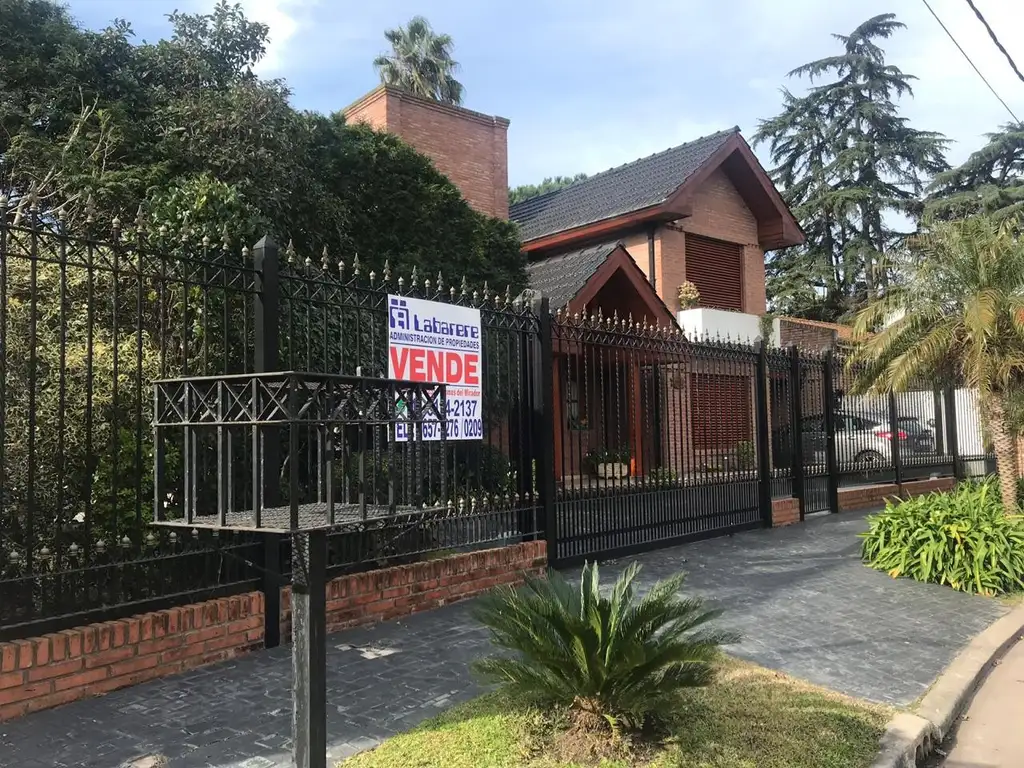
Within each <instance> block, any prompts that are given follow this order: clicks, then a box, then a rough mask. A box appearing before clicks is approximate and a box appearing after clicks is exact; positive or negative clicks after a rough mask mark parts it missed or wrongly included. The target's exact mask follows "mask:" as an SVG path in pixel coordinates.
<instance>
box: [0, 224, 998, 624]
mask: <svg viewBox="0 0 1024 768" xmlns="http://www.w3.org/2000/svg"><path fill="white" fill-rule="evenodd" d="M18 215H23V218H21V219H20V220H15V215H14V213H13V212H12V211H10V210H8V209H7V208H6V206H0V478H2V488H0V639H7V638H12V637H19V636H28V635H34V634H39V633H42V632H46V631H51V630H54V629H59V628H62V627H67V626H71V625H74V624H78V623H82V622H85V621H90V620H98V619H101V618H111V617H116V616H124V615H129V614H131V613H137V612H140V611H143V610H151V609H155V608H158V607H161V606H165V605H170V604H180V603H184V602H188V601H195V600H202V599H207V598H209V597H213V596H218V595H223V594H228V593H234V592H240V591H246V590H252V589H261V590H263V591H264V592H265V594H266V596H267V606H268V615H273V614H274V612H275V605H276V600H277V596H278V588H279V587H280V586H281V584H282V583H285V582H286V581H287V578H288V565H287V564H288V563H290V555H289V548H290V542H289V539H288V537H287V536H280V535H275V534H270V533H267V532H260V531H242V530H239V531H231V532H229V531H220V532H217V531H211V530H206V529H205V528H204V527H203V526H202V525H199V524H197V523H193V524H192V525H191V526H189V525H185V526H181V527H179V528H166V527H153V526H152V525H151V523H152V522H153V520H154V512H158V513H160V512H166V514H168V515H175V514H185V511H186V509H191V510H192V511H193V512H195V513H197V514H199V515H200V516H202V515H210V514H219V513H220V510H221V509H223V510H225V514H227V513H228V512H230V511H231V510H246V509H256V508H258V507H259V506H260V505H259V504H257V503H255V502H256V501H257V500H258V499H262V500H263V501H268V500H270V499H271V497H270V496H267V494H268V493H269V494H272V495H273V494H276V499H277V500H278V501H280V502H281V504H282V505H283V504H284V503H285V502H286V501H288V499H289V498H290V497H289V494H291V493H292V490H291V486H290V485H289V484H290V483H291V482H292V479H293V476H292V472H293V470H294V471H295V473H296V475H295V481H296V482H297V483H298V486H297V487H299V488H300V490H301V494H302V495H303V499H304V501H303V503H304V504H305V503H314V502H316V503H323V501H324V497H325V494H326V493H327V490H328V488H330V494H331V499H332V503H334V504H337V505H338V508H339V509H342V507H343V506H344V510H346V511H345V514H346V515H347V517H345V518H344V519H341V518H335V520H334V525H333V526H332V528H331V533H330V536H329V540H330V560H329V568H330V569H331V571H332V572H334V573H338V572H345V571H354V570H362V569H367V568H372V567H376V566H379V565H383V564H389V563H396V562H408V561H410V560H415V559H417V558H420V557H423V556H425V555H432V554H436V553H438V552H448V551H459V550H465V549H469V548H476V547H489V546H500V545H502V544H507V543H513V542H517V541H522V540H524V539H530V538H534V537H538V536H543V537H545V538H546V539H547V541H548V545H549V555H550V558H551V560H552V562H553V563H558V564H562V563H568V562H572V561H574V560H579V559H583V558H587V557H590V558H593V557H597V556H609V555H613V554H618V553H624V552H628V551H633V550H638V549H642V548H650V547H655V546H661V545H664V544H666V543H668V542H675V541H681V540H686V539H692V538H697V537H703V536H711V535H718V534H721V533H725V532H729V531H735V530H740V529H743V528H748V527H754V526H760V525H766V524H770V522H771V500H772V498H773V497H789V496H795V497H797V498H799V499H800V500H801V513H802V514H808V513H814V512H817V511H824V510H835V509H836V508H837V505H836V496H837V494H838V490H839V488H840V487H842V486H846V485H851V484H858V483H873V482H892V481H893V480H899V479H912V478H918V477H928V476H931V475H933V474H947V475H952V474H956V475H958V476H966V475H969V474H982V473H984V472H985V471H986V469H989V468H990V462H991V452H990V450H989V448H988V446H987V445H986V444H985V441H984V438H983V437H982V431H981V428H980V422H979V421H978V419H977V404H976V403H975V402H974V401H973V398H972V393H971V392H969V391H966V390H945V391H940V392H935V391H934V390H933V389H932V388H930V387H927V386H922V387H921V388H920V390H919V391H912V392H909V393H905V394H900V395H897V396H895V397H892V398H887V399H886V398H883V399H882V400H879V399H877V398H876V399H871V398H859V397H855V396H853V395H850V394H848V392H849V387H848V386H847V379H846V378H845V377H846V376H847V375H848V372H847V371H846V368H845V367H844V365H843V360H842V359H841V358H840V357H839V356H837V355H832V354H826V355H809V354H798V353H797V352H796V351H795V350H788V349H787V350H780V349H771V348H766V347H755V346H749V345H744V344H734V343H722V342H713V341H708V342H701V343H694V342H691V341H688V340H687V339H685V338H684V337H683V336H682V334H681V332H680V331H679V330H678V328H676V327H675V326H672V328H671V329H669V328H665V327H652V326H650V325H649V324H647V322H646V321H641V322H639V323H638V322H635V321H632V320H630V319H628V318H620V317H615V316H614V315H613V316H612V317H610V318H609V317H601V316H600V315H593V316H591V315H588V314H584V315H582V316H576V315H572V316H569V315H567V314H564V313H555V314H552V313H551V312H550V311H549V308H548V306H547V303H546V301H545V300H543V299H536V300H532V301H527V300H525V299H520V297H518V296H517V295H516V292H515V291H512V290H510V289H503V290H501V291H499V292H495V291H492V290H490V289H489V288H488V287H487V286H481V287H477V288H474V287H472V286H468V285H467V284H466V283H465V281H459V282H456V283H454V284H453V283H447V282H445V280H444V278H443V276H442V275H437V276H431V277H430V278H427V277H425V276H422V275H417V274H415V273H414V274H412V275H409V276H407V277H406V276H395V275H392V274H391V273H390V270H389V269H388V267H387V265H384V266H383V267H382V268H381V270H380V272H379V273H377V272H375V271H373V270H369V269H367V268H366V267H365V266H363V265H360V264H359V263H358V260H356V259H353V260H352V261H351V262H348V263H346V262H341V261H338V260H336V259H333V258H331V257H330V256H321V257H320V258H318V259H315V260H314V259H308V258H305V257H304V256H303V257H300V256H299V255H298V254H294V253H292V252H291V250H290V249H283V251H279V249H278V248H277V246H275V245H274V244H273V243H271V242H269V241H267V240H264V241H261V242H260V243H258V244H257V245H256V246H254V247H253V248H252V250H251V251H250V250H249V249H248V248H246V247H244V246H243V244H239V243H232V242H229V241H226V242H217V243H214V242H211V241H209V240H208V239H205V238H204V239H202V240H200V241H190V240H187V239H185V240H182V239H180V238H179V239H174V240H171V239H169V238H168V237H167V236H166V235H165V234H163V233H162V232H160V231H155V232H154V231H149V230H147V228H146V226H145V222H142V221H138V222H133V223H132V224H131V226H128V225H124V226H122V225H120V224H118V225H117V226H116V227H115V229H114V231H113V232H109V231H108V232H105V233H100V232H91V231H88V229H87V230H86V231H84V232H79V233H75V234H70V233H68V232H66V231H65V230H64V227H63V226H62V224H61V223H60V222H59V221H54V220H50V219H48V218H45V217H43V216H41V215H40V214H39V213H38V212H35V211H22V212H21V213H20V214H18ZM88 226H91V225H87V227H88ZM389 295H397V296H403V297H416V298H424V299H430V300H434V301H440V302H445V303H448V304H455V305H461V306H466V307H472V308H475V309H478V310H479V312H480V326H481V334H482V340H481V341H482V345H481V360H480V366H481V371H480V380H481V388H482V401H483V403H484V410H483V418H482V421H481V426H480V431H481V437H480V439H475V440H460V441H448V442H447V443H441V442H438V443H430V444H424V445H422V446H419V447H418V448H415V449H413V448H410V447H399V446H396V445H394V444H393V443H391V442H389V441H388V440H386V439H384V434H383V432H382V431H381V430H380V429H379V428H374V427H372V426H370V427H366V426H365V425H364V428H357V427H352V428H349V427H346V428H345V431H344V434H337V435H335V434H332V435H330V438H329V439H328V436H327V435H326V434H324V433H323V429H324V427H323V426H322V425H321V426H317V427H315V428H314V427H313V426H310V427H309V429H306V430H305V431H301V432H300V434H299V435H298V436H297V439H296V440H294V441H291V440H290V439H288V438H285V437H283V436H282V435H280V434H279V435H278V436H277V437H276V438H271V439H263V437H261V439H260V440H253V434H252V430H253V428H254V425H253V424H252V423H251V421H252V420H251V419H250V421H249V422H246V423H245V424H238V423H236V424H234V425H233V426H228V425H227V424H226V423H220V424H213V425H210V424H207V426H208V427H210V430H208V433H207V434H199V432H202V430H201V429H200V430H199V432H197V433H196V434H195V435H193V439H194V442H193V443H188V442H186V441H184V440H183V439H179V438H175V439H173V440H170V441H169V442H165V443H160V442H159V441H156V442H155V441H154V437H153V434H154V433H153V426H152V425H153V424H154V423H159V422H160V419H161V418H163V416H166V414H163V415H161V414H160V413H159V408H157V409H156V411H155V402H154V384H155V382H158V381H160V382H163V383H162V384H160V385H159V386H160V387H161V388H163V394H164V397H165V399H166V397H168V396H169V394H170V392H169V391H168V390H167V389H166V388H167V387H169V386H172V385H171V384H169V383H168V382H169V381H177V382H179V383H180V382H191V384H188V387H192V389H190V390H189V391H191V392H192V395H190V397H194V398H198V400H197V401H196V402H195V403H193V405H196V406H198V405H200V404H201V403H203V402H205V401H204V398H202V397H200V396H199V393H198V390H196V389H195V387H196V386H199V384H198V382H200V381H203V380H205V381H207V382H208V384H209V382H216V385H215V387H214V389H215V390H216V389H217V388H219V391H220V393H221V395H224V396H225V398H224V399H222V400H221V404H220V405H218V402H217V400H216V398H214V399H213V400H211V401H210V402H205V405H204V406H203V407H205V408H206V410H205V411H202V412H200V411H195V410H193V411H191V412H188V413H187V415H188V419H191V418H193V417H194V418H196V419H199V420H200V421H201V420H202V419H203V418H206V419H209V418H210V417H211V414H212V416H213V417H216V416H217V413H218V411H217V409H218V407H220V408H221V409H222V411H221V413H220V417H222V418H223V417H226V416H227V415H230V413H229V412H232V411H231V408H236V409H238V408H241V407H242V402H243V400H245V398H246V397H249V395H250V394H251V393H252V391H253V390H252V387H253V386H256V385H255V384H254V383H253V382H257V381H262V382H267V381H272V380H274V378H275V376H276V377H278V378H277V380H278V381H279V383H280V381H281V377H282V376H283V377H285V379H287V380H288V381H294V380H295V379H294V378H292V379H288V378H287V377H289V376H291V377H295V376H303V377H307V379H304V380H306V381H307V383H308V381H311V380H317V381H321V382H325V381H334V382H338V383H337V386H338V387H340V386H341V383H340V382H342V381H344V382H349V383H350V384H352V382H358V381H363V380H374V381H378V382H382V381H384V380H385V379H387V378H388V374H389V370H388V336H387V326H388V308H387V304H388V296H389ZM292 371H294V372H296V373H294V374H292V373H287V374H286V373H282V372H292ZM318 375H319V376H320V378H319V379H317V376H318ZM206 377H213V378H212V379H211V378H206ZM308 377H312V378H308ZM240 382H247V383H248V384H247V387H248V388H246V387H242V388H241V389H239V383H240ZM182 386H185V385H184V384H182ZM323 386H325V387H327V389H330V387H329V386H327V385H323ZM331 386H335V385H331ZM345 386H349V384H346V385H345ZM352 386H356V385H355V384H352ZM377 386H378V389H379V387H380V386H383V385H382V384H379V385H377ZM243 390H244V391H243ZM182 391H183V390H182ZM212 391H213V390H211V389H209V388H208V389H207V390H206V397H207V398H208V397H209V395H210V393H211V392H212ZM339 391H340V390H339ZM158 394H159V392H158ZM157 399H158V400H159V398H157ZM232 404H233V405H232ZM249 407H250V409H251V408H253V407H255V406H254V405H253V403H252V402H250V403H249ZM224 408H227V409H228V410H227V411H224V410H223V409H224ZM183 413H186V412H185V411H183ZM248 413H250V414H251V413H254V411H250V412H248ZM236 415H237V414H236ZM188 419H185V421H188ZM263 426H266V425H262V426H261V425H256V429H257V431H259V430H260V429H262V428H263ZM378 426H379V425H378ZM218 428H219V429H220V431H219V432H218ZM260 434H261V435H262V434H263V433H260ZM328 448H330V450H328ZM257 466H258V467H259V468H260V470H259V472H260V475H259V482H253V478H252V468H253V467H257ZM186 469H188V470H189V471H190V472H191V473H192V474H191V480H190V481H186ZM190 482H193V483H194V486H192V485H190V484H189V483H190ZM161 484H163V485H162V487H161ZM314 496H315V497H316V498H315V499H314ZM154 498H156V504H157V506H156V508H154ZM289 503H290V502H289ZM351 505H355V507H354V508H355V510H356V513H355V514H352V513H351V511H352V509H353V507H352V506H351ZM424 505H425V507H424ZM381 510H383V511H384V512H383V513H381ZM364 512H365V513H366V514H364ZM259 527H260V526H256V528H259ZM264 527H265V526H264ZM276 627H277V625H276V623H274V622H272V621H269V620H268V623H267V632H268V636H267V641H268V644H273V643H274V641H275V637H274V633H276V631H277V629H276Z"/></svg>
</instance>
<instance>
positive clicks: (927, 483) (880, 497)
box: [839, 477, 956, 512]
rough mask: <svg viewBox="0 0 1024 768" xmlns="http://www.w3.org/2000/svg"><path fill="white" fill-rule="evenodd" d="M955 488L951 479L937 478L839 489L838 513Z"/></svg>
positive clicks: (954, 482)
mask: <svg viewBox="0 0 1024 768" xmlns="http://www.w3.org/2000/svg"><path fill="white" fill-rule="evenodd" d="M955 486H956V480H955V479H954V478H952V477H939V478H935V479H934V480H910V481H908V482H905V483H903V484H902V485H897V484H896V483H885V484H883V485H865V486H861V487H858V488H840V489H839V511H840V512H848V511H850V510H854V509H867V508H868V507H878V506H881V505H882V504H885V502H886V501H888V500H889V499H910V498H913V497H914V496H921V495H922V494H927V493H934V492H935V491H949V490H952V489H953V488H954V487H955Z"/></svg>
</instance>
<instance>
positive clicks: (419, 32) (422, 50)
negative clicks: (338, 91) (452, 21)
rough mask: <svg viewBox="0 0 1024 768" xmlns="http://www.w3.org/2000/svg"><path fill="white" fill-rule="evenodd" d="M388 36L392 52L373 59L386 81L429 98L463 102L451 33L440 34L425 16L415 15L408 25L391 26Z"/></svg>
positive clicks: (382, 80) (386, 36)
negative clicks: (431, 26) (456, 76)
mask: <svg viewBox="0 0 1024 768" xmlns="http://www.w3.org/2000/svg"><path fill="white" fill-rule="evenodd" d="M384 37H385V38H386V39H387V41H388V43H390V44H391V53H390V54H381V55H380V56H378V57H377V58H376V59H374V60H373V66H374V67H375V68H376V69H377V73H378V74H379V75H380V81H381V82H382V83H384V84H386V85H393V86H396V87H398V88H402V89H404V90H407V91H411V92H412V93H415V94H416V95H417V96H424V97H426V98H428V99H435V100H437V101H443V102H446V103H448V104H461V103H462V92H463V90H464V89H463V87H462V83H460V82H459V81H458V80H456V79H455V73H456V72H458V71H459V63H458V62H457V61H455V60H454V59H453V58H452V48H454V47H455V43H454V41H453V40H452V38H451V35H445V34H436V33H435V32H434V30H433V29H431V28H430V22H429V21H427V20H426V19H425V18H424V17H422V16H413V17H412V19H410V20H409V23H408V24H406V25H405V26H404V27H399V28H398V29H389V30H387V31H386V32H385V33H384Z"/></svg>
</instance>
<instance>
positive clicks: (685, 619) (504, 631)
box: [474, 563, 737, 725]
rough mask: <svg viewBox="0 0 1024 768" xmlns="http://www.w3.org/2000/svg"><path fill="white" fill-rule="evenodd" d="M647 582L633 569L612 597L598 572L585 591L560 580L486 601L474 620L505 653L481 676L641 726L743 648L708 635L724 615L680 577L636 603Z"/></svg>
mask: <svg viewBox="0 0 1024 768" xmlns="http://www.w3.org/2000/svg"><path fill="white" fill-rule="evenodd" d="M639 572H640V566H639V565H637V564H636V563H634V564H631V565H630V566H628V567H627V568H626V569H625V571H624V572H623V573H622V574H621V575H620V576H619V578H618V579H617V580H616V582H615V585H614V586H613V587H612V589H611V591H610V594H607V595H606V594H604V593H603V592H602V590H601V586H600V571H599V568H598V566H597V565H596V564H588V565H586V566H585V567H584V568H583V573H582V575H581V577H580V581H579V584H578V586H577V587H573V586H571V585H570V584H569V583H568V582H567V581H566V580H565V579H564V578H563V577H562V576H561V575H560V574H558V573H552V574H550V577H549V578H548V579H547V580H543V579H529V580H527V581H526V582H525V583H524V584H523V585H522V586H520V587H518V588H507V587H506V588H501V589H497V590H495V591H493V592H492V593H491V594H489V595H486V596H485V597H483V598H481V599H480V600H479V601H478V604H477V606H476V609H475V615H476V617H477V619H478V620H480V621H481V622H482V623H483V624H484V625H485V626H487V627H488V629H489V630H490V634H491V640H492V642H493V643H494V645H496V646H497V647H498V648H500V649H501V650H502V653H500V654H498V655H495V656H491V657H488V658H486V659H483V660H481V661H479V662H477V663H476V664H475V665H474V668H475V669H476V671H477V672H478V673H479V674H480V675H481V676H482V677H483V678H484V679H485V680H487V681H489V682H497V683H501V684H505V685H508V686H511V687H513V688H516V689H517V690H519V691H521V692H525V693H529V694H531V695H533V696H535V697H539V698H540V699H544V700H547V701H549V702H552V703H560V704H570V705H574V706H575V705H578V703H579V702H581V701H585V702H587V706H588V707H591V708H594V707H596V708H597V709H599V710H600V713H601V714H603V715H604V716H605V717H607V718H609V719H610V720H612V721H616V722H623V723H632V724H635V725H639V724H642V723H643V721H644V720H645V719H646V718H648V717H649V716H651V715H654V714H656V713H657V712H658V710H659V708H661V707H662V706H663V705H664V703H665V702H666V701H667V700H668V699H669V698H670V697H672V696H674V695H676V694H677V693H678V692H679V691H680V690H681V689H682V688H686V687H692V686H698V685H705V684H707V683H708V682H709V681H710V680H711V677H712V675H713V666H712V662H713V661H714V659H715V657H716V655H717V653H718V648H719V646H720V645H721V644H723V643H727V642H734V641H735V640H736V639H737V638H736V636H735V635H733V634H731V633H726V632H721V631H718V630H715V629H713V628H711V627H710V626H709V622H711V621H712V620H714V619H715V618H717V616H718V615H719V614H718V611H715V610H709V609H707V608H706V607H705V605H704V602H703V600H701V599H700V598H696V597H690V598H685V597H683V596H681V595H680V589H681V587H682V585H683V581H684V577H683V576H682V575H681V574H680V575H676V576H672V577H670V578H668V579H665V580H663V581H660V582H658V583H657V584H655V585H654V586H653V587H652V588H651V589H650V590H649V591H648V592H647V593H646V594H645V595H644V596H643V597H638V596H637V593H636V587H635V584H636V578H637V575H638V574H639ZM510 653H511V655H509V654H510Z"/></svg>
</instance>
